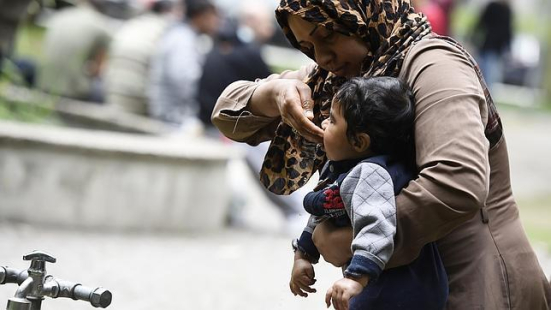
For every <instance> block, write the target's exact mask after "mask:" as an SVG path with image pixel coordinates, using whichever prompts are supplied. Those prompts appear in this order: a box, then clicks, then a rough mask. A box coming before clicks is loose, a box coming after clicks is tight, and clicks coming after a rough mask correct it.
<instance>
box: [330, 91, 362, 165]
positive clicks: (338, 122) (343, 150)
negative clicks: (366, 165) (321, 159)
mask: <svg viewBox="0 0 551 310" xmlns="http://www.w3.org/2000/svg"><path fill="white" fill-rule="evenodd" d="M321 128H322V129H323V130H324V134H323V147H324V149H325V153H326V154H327V158H328V159H329V160H335V161H336V160H345V159H353V158H358V157H361V156H362V155H363V152H359V151H358V150H356V148H354V146H353V145H352V143H350V141H349V140H348V137H347V136H346V129H347V128H348V125H347V123H346V120H345V119H344V116H343V114H342V111H341V107H340V104H339V102H338V101H337V100H334V99H333V104H332V105H331V111H330V112H329V118H328V119H326V120H324V121H323V122H322V123H321Z"/></svg>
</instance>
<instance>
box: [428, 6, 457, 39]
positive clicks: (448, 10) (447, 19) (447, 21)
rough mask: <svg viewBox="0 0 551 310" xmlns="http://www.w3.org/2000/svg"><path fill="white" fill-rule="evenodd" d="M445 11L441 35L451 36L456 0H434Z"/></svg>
mask: <svg viewBox="0 0 551 310" xmlns="http://www.w3.org/2000/svg"><path fill="white" fill-rule="evenodd" d="M433 1H434V2H435V3H436V4H438V6H440V8H441V9H442V12H444V29H443V30H442V33H441V35H444V36H450V35H452V33H451V22H452V13H453V9H454V7H455V2H456V0H433Z"/></svg>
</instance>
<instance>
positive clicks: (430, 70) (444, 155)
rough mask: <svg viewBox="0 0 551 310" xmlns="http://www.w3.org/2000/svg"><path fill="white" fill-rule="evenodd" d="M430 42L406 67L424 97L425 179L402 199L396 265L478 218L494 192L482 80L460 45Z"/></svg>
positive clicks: (418, 136) (420, 124) (420, 121)
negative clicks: (436, 46)
mask: <svg viewBox="0 0 551 310" xmlns="http://www.w3.org/2000/svg"><path fill="white" fill-rule="evenodd" d="M428 41H429V42H428V43H427V42H424V43H419V45H420V46H417V47H416V48H415V49H414V50H412V52H411V53H412V55H408V60H409V61H406V62H405V63H404V67H403V69H402V76H401V77H402V78H404V79H405V80H406V81H407V83H408V84H409V85H411V86H412V89H413V92H414V94H415V99H416V120H415V141H416V156H417V157H416V158H417V166H418V169H419V177H418V178H417V179H416V180H413V181H412V182H410V183H409V184H408V186H407V187H406V188H404V189H403V190H402V192H401V193H400V194H399V195H398V196H397V201H396V203H397V222H398V229H397V235H396V240H395V241H396V243H395V249H394V255H393V256H392V259H391V261H390V262H389V264H388V266H399V265H404V264H407V263H409V262H411V261H412V260H413V259H415V258H416V257H417V256H418V253H419V251H420V249H421V248H422V247H423V246H424V245H425V244H427V243H429V242H432V241H436V240H438V239H440V238H442V237H444V236H446V235H447V234H448V233H450V232H451V231H452V230H454V229H455V228H457V227H458V226H460V225H461V224H462V223H464V222H465V221H467V220H469V219H470V218H472V217H473V216H475V215H476V214H477V213H478V212H479V210H480V208H481V207H482V206H484V203H485V201H486V198H487V195H488V191H489V173H490V168H489V158H488V151H489V142H488V140H487V139H486V137H485V135H484V128H485V125H486V122H487V106H486V101H485V97H484V94H483V91H482V87H481V85H480V82H479V80H478V77H477V75H476V73H475V71H474V69H473V68H472V66H471V65H470V64H469V62H468V60H467V59H466V58H465V57H464V56H463V55H462V54H461V53H460V52H459V51H458V50H457V49H456V48H453V47H451V46H449V45H447V44H445V43H436V44H438V48H435V47H434V45H431V43H430V41H432V42H434V40H428Z"/></svg>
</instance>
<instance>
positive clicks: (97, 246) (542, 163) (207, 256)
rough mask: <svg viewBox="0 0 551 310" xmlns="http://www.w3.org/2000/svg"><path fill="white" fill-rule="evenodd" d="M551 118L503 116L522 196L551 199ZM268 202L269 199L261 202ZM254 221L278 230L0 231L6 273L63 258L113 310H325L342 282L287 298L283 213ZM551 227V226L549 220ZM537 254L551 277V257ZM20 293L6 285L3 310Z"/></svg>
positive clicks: (323, 275) (51, 303) (323, 271)
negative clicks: (34, 259) (41, 257)
mask: <svg viewBox="0 0 551 310" xmlns="http://www.w3.org/2000/svg"><path fill="white" fill-rule="evenodd" d="M550 120H551V117H549V116H546V117H542V116H540V115H520V116H519V115H512V114H510V113H505V114H504V123H505V126H506V128H507V129H506V133H507V137H508V141H509V146H510V149H511V156H510V157H511V162H512V167H513V168H512V174H513V185H514V189H515V193H516V194H517V195H519V196H523V195H541V194H542V193H551V188H550V183H549V182H548V180H547V178H548V175H549V173H550V172H551V161H549V158H551V143H549V142H551V138H550V137H549V133H550V132H551V130H550V129H549V128H550V127H551V125H548V124H550ZM258 201H262V200H258ZM257 207H258V208H257V209H256V210H253V211H252V212H250V213H249V214H250V217H249V218H255V217H259V216H260V215H265V214H273V215H274V217H273V218H274V222H276V223H272V224H271V225H268V226H267V227H268V228H267V229H265V230H264V231H259V228H260V226H261V225H256V226H255V228H251V229H246V230H238V229H226V230H223V231H220V232H218V233H211V234H206V235H205V234H187V235H149V234H120V233H109V232H74V231H60V230H54V229H47V228H40V229H37V228H32V227H29V226H26V225H25V224H14V223H0V249H1V250H0V265H9V266H10V267H14V268H21V269H23V268H27V266H28V264H27V263H26V262H23V261H22V260H21V257H22V255H23V254H25V253H26V252H29V251H30V250H33V249H42V250H45V251H48V252H50V253H51V254H53V255H54V256H56V257H57V259H58V262H57V263H56V264H52V265H50V266H49V267H48V271H49V273H50V274H52V275H54V276H56V277H59V278H62V279H65V280H72V281H79V282H81V283H83V284H85V285H89V286H104V287H106V288H108V289H110V290H111V291H112V292H113V294H114V299H113V303H112V305H111V307H110V309H116V310H142V309H143V310H146V309H147V310H151V309H176V310H179V309H182V310H184V309H185V310H188V309H208V310H210V309H218V310H226V309H227V310H235V309H242V310H249V309H250V310H252V309H255V310H256V309H286V310H294V309H297V310H298V309H304V310H308V309H321V308H322V307H324V303H323V296H324V292H325V289H326V288H327V287H328V286H329V285H330V284H331V283H332V282H333V281H334V280H335V279H337V278H338V277H339V270H338V269H336V268H333V267H331V266H330V265H328V264H326V263H320V264H319V265H318V266H317V269H316V272H317V278H318V283H317V284H316V287H317V288H318V289H319V290H320V292H319V293H317V294H314V295H312V296H311V297H309V298H307V299H303V298H297V297H294V296H292V295H291V293H290V292H289V290H288V286H287V284H288V280H289V273H290V268H291V260H292V254H291V250H290V245H289V239H290V237H289V236H288V234H283V233H281V230H282V229H283V227H285V226H284V225H282V224H283V223H281V222H279V223H277V222H278V221H281V218H280V217H279V218H278V217H277V211H274V210H273V209H272V207H271V206H270V205H269V204H267V203H260V204H258V206H257ZM550 221H551V219H550ZM537 249H538V255H539V257H540V260H541V262H542V265H543V266H544V269H545V270H546V274H548V275H550V274H551V256H550V255H549V254H548V253H546V252H545V251H543V249H541V248H539V247H538V248H537ZM15 289H16V287H15V286H13V285H11V286H0V309H1V308H2V307H3V303H4V302H6V300H7V298H9V297H11V296H13V294H14V292H15ZM42 308H43V309H44V310H48V309H50V310H54V309H55V310H69V309H70V310H80V309H91V306H90V305H89V304H86V303H83V302H76V301H72V300H51V299H49V300H46V301H45V302H44V303H43V307H42Z"/></svg>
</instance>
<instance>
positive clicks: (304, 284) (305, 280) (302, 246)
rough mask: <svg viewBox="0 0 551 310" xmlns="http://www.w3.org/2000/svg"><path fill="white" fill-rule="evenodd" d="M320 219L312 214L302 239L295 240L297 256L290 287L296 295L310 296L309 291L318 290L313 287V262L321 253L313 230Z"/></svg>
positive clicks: (316, 260)
mask: <svg viewBox="0 0 551 310" xmlns="http://www.w3.org/2000/svg"><path fill="white" fill-rule="evenodd" d="M318 220H319V218H318V217H316V216H314V215H312V216H310V218H309V219H308V224H307V225H306V227H305V228H304V231H303V232H302V235H301V236H300V239H296V240H294V241H293V249H294V251H295V256H294V261H293V269H292V271H291V280H290V281H289V288H290V289H291V292H292V293H293V295H295V296H296V295H299V296H302V297H308V293H315V292H316V289H314V288H312V287H311V286H312V285H314V283H316V279H315V273H314V266H313V264H315V263H317V262H318V260H319V256H320V254H319V252H318V250H317V248H316V246H315V245H314V243H313V242H312V232H313V231H314V228H315V227H316V225H317V223H318Z"/></svg>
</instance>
